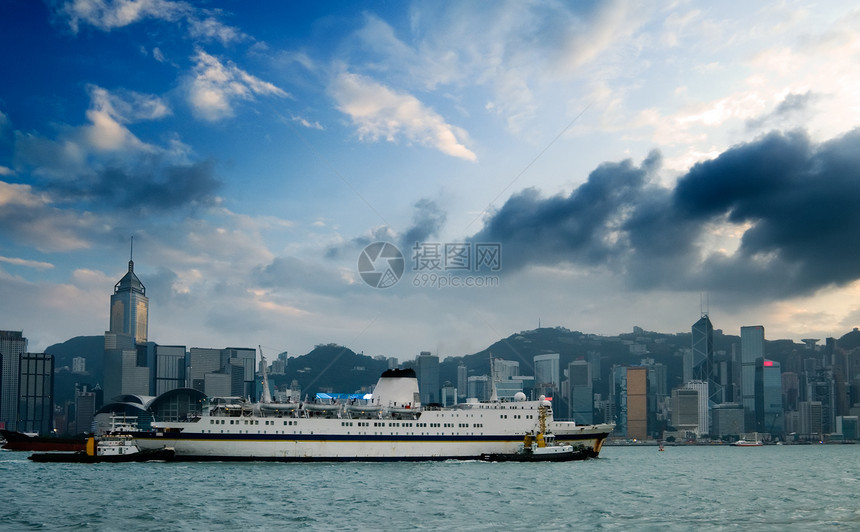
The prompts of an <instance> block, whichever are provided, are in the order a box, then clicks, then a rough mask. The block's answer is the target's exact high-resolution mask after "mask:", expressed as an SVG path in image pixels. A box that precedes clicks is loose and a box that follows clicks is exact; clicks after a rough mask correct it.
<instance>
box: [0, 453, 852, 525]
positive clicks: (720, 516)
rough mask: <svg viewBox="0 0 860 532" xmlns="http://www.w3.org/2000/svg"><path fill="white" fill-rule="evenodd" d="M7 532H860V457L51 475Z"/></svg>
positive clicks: (222, 467) (8, 518)
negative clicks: (448, 531)
mask: <svg viewBox="0 0 860 532" xmlns="http://www.w3.org/2000/svg"><path fill="white" fill-rule="evenodd" d="M27 455H28V453H22V452H11V451H2V452H0V508H2V514H3V517H2V519H0V529H5V530H33V529H39V530H116V531H123V532H130V531H135V530H164V531H168V530H170V531H173V530H205V531H208V530H247V531H250V530H295V529H299V528H302V529H310V530H416V529H417V530H421V529H423V530H438V529H454V530H524V529H533V528H535V529H543V530H554V529H562V528H567V529H575V530H698V529H705V530H810V529H815V530H819V529H824V530H860V445H817V446H766V447H758V448H731V447H724V446H708V447H706V446H699V447H667V448H666V450H665V451H664V452H658V451H657V448H656V447H604V449H603V451H602V452H601V456H600V458H599V459H596V460H588V461H584V462H567V463H543V464H541V463H532V464H529V463H483V462H471V461H469V462H461V461H448V462H418V463H314V464H301V463H296V464H288V463H287V464H285V463H185V462H183V463H130V464H39V463H34V462H31V461H29V460H27V458H26V457H27Z"/></svg>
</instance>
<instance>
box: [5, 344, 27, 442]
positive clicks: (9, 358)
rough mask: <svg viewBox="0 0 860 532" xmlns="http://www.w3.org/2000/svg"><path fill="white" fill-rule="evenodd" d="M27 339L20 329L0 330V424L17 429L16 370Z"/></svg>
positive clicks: (25, 348) (18, 367)
mask: <svg viewBox="0 0 860 532" xmlns="http://www.w3.org/2000/svg"><path fill="white" fill-rule="evenodd" d="M26 351H27V339H26V338H24V334H23V332H21V331H0V370H2V371H0V424H4V425H5V426H6V428H7V429H8V430H18V372H19V369H20V361H21V355H22V354H24V352H26Z"/></svg>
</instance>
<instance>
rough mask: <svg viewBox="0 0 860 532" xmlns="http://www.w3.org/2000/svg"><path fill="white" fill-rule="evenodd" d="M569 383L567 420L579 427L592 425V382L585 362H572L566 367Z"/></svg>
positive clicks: (589, 368) (587, 364) (588, 366)
mask: <svg viewBox="0 0 860 532" xmlns="http://www.w3.org/2000/svg"><path fill="white" fill-rule="evenodd" d="M567 375H568V378H569V380H568V382H569V383H570V393H569V396H570V402H569V403H568V404H569V405H570V412H569V415H568V418H569V419H571V420H573V421H575V422H576V423H579V424H580V425H591V424H592V423H594V381H593V380H592V378H591V365H590V364H589V363H588V362H586V361H585V360H574V361H573V362H571V363H570V364H568V365H567Z"/></svg>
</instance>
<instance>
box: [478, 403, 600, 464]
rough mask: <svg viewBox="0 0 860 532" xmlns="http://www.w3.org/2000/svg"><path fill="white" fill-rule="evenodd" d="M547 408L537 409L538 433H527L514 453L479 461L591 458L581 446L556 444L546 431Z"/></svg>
mask: <svg viewBox="0 0 860 532" xmlns="http://www.w3.org/2000/svg"><path fill="white" fill-rule="evenodd" d="M548 409H549V407H548V406H546V405H544V404H541V406H540V407H539V408H538V423H539V425H538V426H539V431H538V433H537V434H536V435H532V433H528V434H526V435H525V438H523V443H522V446H521V447H520V449H519V450H518V451H517V452H516V453H484V454H482V455H481V460H483V461H485V462H569V461H571V460H585V459H586V458H590V457H592V456H593V453H591V452H589V451H588V450H587V449H585V448H584V447H583V446H581V445H577V446H573V445H561V444H558V443H556V441H555V435H554V434H552V433H551V432H547V430H546V414H547V410H548Z"/></svg>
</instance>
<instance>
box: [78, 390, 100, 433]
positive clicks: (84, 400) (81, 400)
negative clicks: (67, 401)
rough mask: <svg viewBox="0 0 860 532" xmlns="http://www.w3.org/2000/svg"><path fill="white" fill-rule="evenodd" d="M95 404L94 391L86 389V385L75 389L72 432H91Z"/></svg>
mask: <svg viewBox="0 0 860 532" xmlns="http://www.w3.org/2000/svg"><path fill="white" fill-rule="evenodd" d="M76 388H77V387H76ZM96 405H97V403H96V394H95V392H90V391H87V387H86V386H84V387H83V389H82V390H80V389H76V390H75V424H74V429H73V430H72V432H73V433H74V434H81V433H89V432H93V429H92V425H93V418H95V415H96V408H97V406H96Z"/></svg>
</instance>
